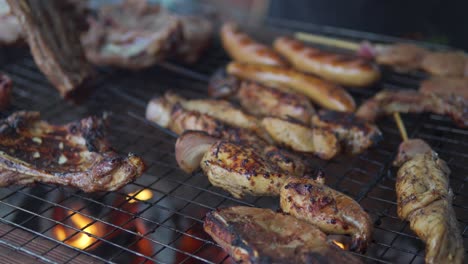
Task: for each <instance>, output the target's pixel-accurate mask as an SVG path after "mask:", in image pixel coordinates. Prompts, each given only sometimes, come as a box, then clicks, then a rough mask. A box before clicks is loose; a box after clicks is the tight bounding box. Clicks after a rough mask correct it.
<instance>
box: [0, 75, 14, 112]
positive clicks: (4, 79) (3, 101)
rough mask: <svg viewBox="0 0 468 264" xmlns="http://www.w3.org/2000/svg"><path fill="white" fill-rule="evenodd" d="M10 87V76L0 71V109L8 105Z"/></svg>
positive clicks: (11, 85) (11, 86)
mask: <svg viewBox="0 0 468 264" xmlns="http://www.w3.org/2000/svg"><path fill="white" fill-rule="evenodd" d="M12 89H13V84H12V82H11V79H10V77H8V76H7V75H5V74H2V73H0V111H1V110H5V109H6V108H7V107H8V106H9V105H10V100H11V90H12Z"/></svg>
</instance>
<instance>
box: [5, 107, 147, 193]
mask: <svg viewBox="0 0 468 264" xmlns="http://www.w3.org/2000/svg"><path fill="white" fill-rule="evenodd" d="M104 126H105V124H104V121H103V120H101V119H99V118H96V117H89V118H85V119H83V120H81V121H79V122H73V123H69V124H67V125H63V126H57V125H50V124H48V123H46V122H45V121H41V120H40V119H39V113H37V112H16V113H14V114H12V115H11V116H10V117H8V118H6V119H4V120H3V121H1V123H0V151H1V152H0V186H9V185H13V184H31V183H34V182H44V183H54V184H60V185H65V186H72V187H76V188H79V189H81V190H83V191H85V192H94V191H113V190H117V189H119V188H121V187H122V186H124V185H125V184H127V183H128V182H130V181H132V180H133V179H135V178H136V177H138V176H140V175H141V174H142V173H143V170H144V164H143V161H142V160H141V159H140V158H139V157H137V156H134V155H132V154H129V155H128V156H127V157H123V156H120V155H118V154H117V153H115V152H114V151H112V150H111V148H110V146H109V143H108V142H107V141H106V140H105V138H104V136H105V135H104Z"/></svg>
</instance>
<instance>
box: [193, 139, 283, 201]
mask: <svg viewBox="0 0 468 264" xmlns="http://www.w3.org/2000/svg"><path fill="white" fill-rule="evenodd" d="M200 165H201V168H202V170H203V172H204V173H205V175H207V176H208V179H209V180H210V182H211V184H213V185H214V186H217V187H220V188H222V189H224V190H226V191H228V192H229V193H231V194H232V196H234V197H236V198H242V197H244V196H245V195H254V196H276V195H279V191H280V188H281V186H282V185H283V183H284V181H285V180H286V178H287V177H288V176H289V173H288V172H286V171H284V170H282V169H281V168H280V167H279V166H278V165H277V164H276V163H273V162H271V161H270V160H269V159H268V158H267V157H266V156H265V155H263V154H262V153H260V152H258V150H257V149H256V148H254V147H252V146H249V145H247V144H245V145H243V144H239V143H234V142H228V141H219V142H217V143H215V144H214V145H212V146H211V147H210V149H209V150H208V152H206V153H205V155H204V156H203V159H202V161H201V163H200Z"/></svg>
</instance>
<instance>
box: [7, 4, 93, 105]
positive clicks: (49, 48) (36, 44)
mask: <svg viewBox="0 0 468 264" xmlns="http://www.w3.org/2000/svg"><path fill="white" fill-rule="evenodd" d="M8 3H9V5H10V7H11V10H12V11H13V14H14V15H15V16H16V17H17V18H18V21H19V22H20V24H21V26H22V29H23V32H24V36H25V37H26V39H27V42H28V44H29V48H30V50H31V53H32V55H33V57H34V61H35V62H36V64H37V66H38V67H39V69H40V70H41V71H42V72H43V73H44V75H45V76H46V77H47V79H49V81H50V82H51V83H52V84H53V85H54V86H55V87H56V88H57V90H58V91H59V92H60V94H61V95H62V96H63V97H70V96H72V95H73V94H75V93H76V91H79V90H81V89H82V88H85V87H84V86H86V83H87V82H88V81H89V80H90V79H91V78H92V76H93V75H94V70H93V67H92V65H91V64H90V63H89V62H88V61H87V60H86V58H85V53H84V49H83V47H82V46H81V43H80V39H79V34H80V27H81V25H80V18H79V14H78V12H77V11H76V8H75V7H74V6H72V5H70V4H69V3H68V1H61V0H49V1H35V0H8Z"/></svg>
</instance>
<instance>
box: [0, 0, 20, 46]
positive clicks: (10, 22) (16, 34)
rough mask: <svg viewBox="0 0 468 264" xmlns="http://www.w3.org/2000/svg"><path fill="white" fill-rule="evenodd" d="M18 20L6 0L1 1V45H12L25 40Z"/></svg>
mask: <svg viewBox="0 0 468 264" xmlns="http://www.w3.org/2000/svg"><path fill="white" fill-rule="evenodd" d="M23 37H24V36H23V30H22V28H21V25H20V22H19V21H18V18H17V17H16V16H15V15H14V14H13V13H12V12H11V9H10V6H9V5H8V3H7V1H6V0H0V44H3V45H11V44H15V43H18V42H20V41H21V40H23Z"/></svg>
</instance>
